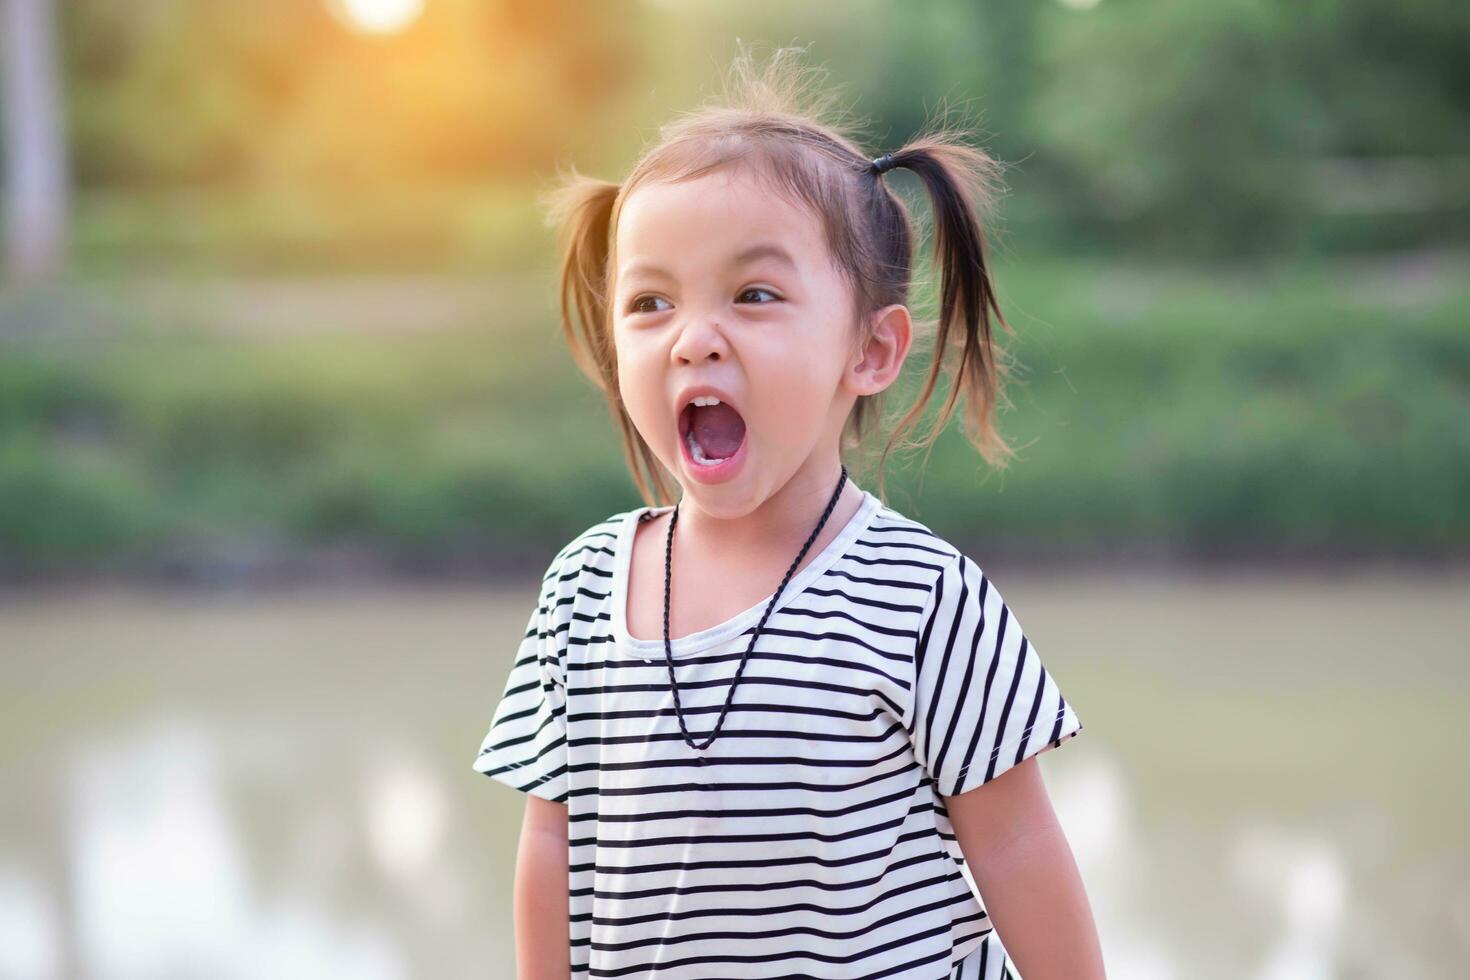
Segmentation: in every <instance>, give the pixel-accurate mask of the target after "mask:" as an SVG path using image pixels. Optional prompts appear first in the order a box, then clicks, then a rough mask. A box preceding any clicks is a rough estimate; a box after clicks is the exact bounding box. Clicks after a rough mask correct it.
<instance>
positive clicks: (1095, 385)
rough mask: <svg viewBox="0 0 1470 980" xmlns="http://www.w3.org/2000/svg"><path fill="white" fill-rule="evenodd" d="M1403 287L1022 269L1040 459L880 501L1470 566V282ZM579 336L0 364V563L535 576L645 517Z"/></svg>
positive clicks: (1085, 538) (1016, 416) (163, 350)
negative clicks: (613, 526)
mask: <svg viewBox="0 0 1470 980" xmlns="http://www.w3.org/2000/svg"><path fill="white" fill-rule="evenodd" d="M1385 274H1388V275H1391V274H1392V273H1391V272H1389V273H1384V272H1383V271H1381V270H1380V271H1379V272H1377V273H1374V272H1372V270H1367V271H1365V270H1364V269H1360V268H1356V267H1351V268H1350V267H1344V266H1342V265H1340V264H1338V263H1316V264H1312V265H1309V266H1292V267H1273V266H1251V267H1245V268H1234V269H1231V268H1228V267H1222V268H1221V269H1220V270H1218V272H1216V273H1213V274H1211V273H1202V272H1199V271H1197V270H1193V271H1192V270H1191V269H1188V268H1178V269H1174V270H1170V269H1164V268H1159V267H1157V266H1149V267H1143V266H1139V265H1136V264H1128V263H1114V264H1110V265H1099V264H1097V263H1095V262H1086V263H1077V262H1064V261H1047V260H1041V259H1034V260H1032V259H1028V260H1027V261H1026V262H1025V263H1022V264H1020V265H1017V266H1015V267H1003V268H1002V269H1001V270H1000V272H999V277H1000V282H1001V283H1003V284H1004V287H1003V288H1004V292H1003V294H1002V299H1003V303H1005V304H1006V306H1005V308H1006V309H1007V311H1008V312H1007V319H1008V320H1009V322H1010V323H1011V324H1012V326H1013V327H1014V328H1015V330H1016V333H1015V335H1014V336H1011V335H1005V337H1006V340H1005V342H1006V343H1007V344H1008V345H1009V346H1010V348H1011V349H1012V350H1013V351H1014V352H1015V353H1016V355H1017V357H1018V358H1019V362H1020V370H1019V373H1018V374H1016V375H1015V376H1014V377H1013V381H1012V384H1011V386H1010V388H1009V389H1008V391H1009V394H1010V407H1009V408H1007V409H1006V410H1005V411H1003V413H1002V415H1001V422H1000V424H1001V427H1002V431H1003V433H1004V434H1005V435H1006V436H1007V437H1008V438H1009V439H1010V440H1011V442H1012V443H1013V445H1015V446H1016V447H1017V448H1018V449H1019V450H1020V458H1019V459H1018V460H1016V461H1014V462H1013V464H1012V467H1011V468H1010V469H1009V470H1008V471H1004V472H1001V471H987V470H986V469H985V467H984V464H983V462H982V461H981V460H980V458H979V456H978V455H977V454H976V453H975V451H974V450H973V449H972V448H971V447H970V446H969V444H968V443H966V442H965V441H964V440H963V438H962V437H961V435H960V433H959V432H958V430H957V428H955V427H954V426H951V427H950V428H949V429H948V430H947V431H946V432H945V434H944V436H943V437H942V438H941V440H940V442H939V443H938V444H937V445H936V447H935V449H934V450H933V453H932V455H931V456H930V458H929V463H928V466H927V467H926V468H923V469H922V470H921V468H920V467H919V465H918V464H919V462H920V459H919V458H910V459H907V460H905V459H897V460H894V459H891V460H890V464H889V468H888V470H887V473H886V483H887V487H886V490H887V492H886V494H885V496H886V497H887V498H888V499H889V500H890V502H892V503H893V504H894V505H895V506H898V507H900V508H901V509H903V510H905V511H906V512H908V513H911V514H913V515H914V516H915V517H917V518H919V519H920V520H923V521H925V522H926V523H929V524H930V525H931V526H932V527H934V528H935V529H936V530H941V531H942V532H943V533H948V534H953V535H955V536H956V537H957V538H959V539H963V540H977V541H978V540H983V541H985V542H986V543H987V547H992V548H993V547H1001V546H1004V545H1006V544H1007V543H1008V542H1009V543H1016V542H1021V541H1024V542H1026V543H1027V547H1028V548H1032V549H1036V548H1040V549H1043V550H1057V549H1070V548H1095V547H1097V546H1099V545H1102V546H1118V547H1123V546H1130V543H1132V546H1138V547H1164V548H1167V549H1176V550H1180V551H1183V552H1185V553H1196V552H1209V551H1216V550H1229V549H1232V548H1244V549H1254V550H1256V551H1261V550H1264V551H1268V552H1271V551H1299V552H1300V551H1312V550H1322V551H1340V550H1349V551H1351V550H1355V549H1356V550H1367V551H1381V552H1391V551H1411V552H1424V551H1431V552H1432V551H1438V550H1444V549H1452V550H1462V549H1463V548H1464V547H1465V546H1466V545H1470V516H1467V513H1466V510H1465V506H1464V502H1465V500H1467V499H1470V397H1467V392H1470V332H1467V331H1466V330H1464V329H1463V324H1464V322H1465V316H1466V313H1467V311H1470V288H1467V287H1466V286H1465V285H1464V284H1463V283H1461V284H1459V286H1458V287H1457V288H1456V289H1453V290H1451V291H1448V292H1442V293H1440V294H1438V295H1434V296H1428V297H1421V298H1420V301H1419V302H1417V303H1416V304H1415V305H1413V306H1409V307H1405V306H1403V305H1402V304H1403V299H1404V295H1403V292H1402V291H1397V292H1396V291H1395V290H1393V289H1392V288H1387V287H1386V285H1385V284H1379V285H1378V286H1375V285H1374V283H1373V282H1372V276H1373V275H1385ZM560 344H561V339H560V333H559V331H558V329H557V328H556V326H555V325H554V323H552V322H551V321H550V320H549V319H546V318H544V317H541V318H537V317H529V318H526V319H523V320H513V319H507V320H506V321H503V322H497V323H494V324H487V325H475V324H466V325H465V326H464V328H463V329H459V330H447V331H438V332H433V333H425V334H415V333H403V334H398V335H364V334H359V333H337V332H333V333H316V334H305V335H290V336H283V337H277V338H275V339H263V338H250V339H241V338H236V339H229V338H227V337H225V336H224V335H221V334H218V333H212V332H207V331H185V332H183V333H179V332H176V331H174V330H157V329H151V328H149V327H148V326H147V325H146V324H144V326H143V327H141V328H139V329H136V330H120V331H117V332H115V333H113V334H111V335H100V336H95V337H90V338H87V339H76V340H72V341H70V342H67V343H53V344H48V345H45V346H43V347H39V346H32V345H27V346H25V347H23V348H17V349H11V350H10V351H9V352H8V354H7V356H6V357H5V358H3V359H0V458H3V460H4V463H3V465H0V553H3V555H4V556H5V559H4V560H5V563H6V565H7V566H8V567H11V568H15V567H29V568H37V567H53V568H54V567H62V566H66V565H68V564H72V563H75V562H79V561H93V562H103V561H110V560H114V559H116V560H121V561H129V560H156V559H157V558H158V556H160V555H175V554H181V553H193V554H205V555H207V554H210V553H214V552H218V551H223V550H227V549H228V548H230V547H231V546H232V545H233V544H235V543H238V542H241V541H253V542H256V543H257V544H258V543H260V542H265V543H266V544H267V546H271V545H281V546H285V545H288V544H292V543H304V544H308V545H316V544H325V543H342V542H350V543H355V544H360V545H362V546H363V547H365V548H369V549H372V550H373V551H375V552H380V553H386V554H390V555H396V556H399V557H401V558H404V559H407V560H416V559H421V558H427V557H430V556H433V557H436V558H438V559H443V558H446V557H450V556H453V555H456V554H468V553H471V552H473V551H475V550H476V549H479V550H482V551H483V550H486V549H489V550H492V551H499V552H502V553H504V554H523V555H530V554H537V553H540V552H541V551H544V549H545V547H546V546H548V545H550V544H553V543H555V542H560V541H565V540H566V539H568V538H569V537H570V536H571V535H572V534H574V533H576V532H578V531H580V530H582V529H583V528H585V527H586V526H588V525H590V524H591V523H593V522H595V521H598V520H601V519H602V518H603V517H605V516H607V515H608V514H609V513H611V512H612V510H613V509H615V508H617V509H621V508H623V507H629V506H635V505H636V504H637V503H638V502H639V501H638V500H637V497H636V494H635V492H634V490H633V487H632V483H631V480H630V479H629V477H628V475H627V474H626V472H625V471H624V469H623V463H622V459H621V456H620V454H619V452H618V450H617V446H616V443H615V440H614V437H613V429H612V425H611V423H610V421H609V420H608V417H607V414H606V411H605V407H604V403H603V402H602V400H601V396H600V395H598V394H597V393H596V391H595V390H594V389H593V388H592V386H591V385H590V384H589V383H588V382H587V381H586V380H585V379H584V378H582V376H581V375H580V374H578V373H577V372H576V370H575V368H574V367H573V366H572V365H571V362H570V359H569V358H568V357H567V355H566V353H565V352H564V350H563V349H562V348H561V346H560ZM923 367H924V365H923V363H922V360H921V359H918V358H916V359H914V360H912V361H911V362H910V369H909V371H908V372H907V373H906V375H905V378H904V379H903V380H902V381H901V383H900V385H899V387H898V388H897V389H895V390H896V392H897V394H896V396H895V399H896V400H895V401H893V402H892V403H891V405H890V408H889V410H890V411H891V412H895V413H896V412H897V411H898V410H900V409H903V408H906V407H907V405H908V399H909V398H910V397H912V393H913V391H914V386H915V384H916V382H917V380H918V379H917V375H918V373H919V372H920V371H921V370H922V369H923ZM547 447H555V451H554V452H548V451H547ZM854 475H855V478H857V479H860V480H861V481H862V482H863V483H864V485H866V486H868V487H869V488H870V489H874V490H876V489H877V484H876V480H875V479H869V478H868V477H869V476H871V475H872V474H870V473H869V474H863V475H861V476H860V475H859V474H858V473H857V472H855V474H854ZM508 515H511V516H509V517H508Z"/></svg>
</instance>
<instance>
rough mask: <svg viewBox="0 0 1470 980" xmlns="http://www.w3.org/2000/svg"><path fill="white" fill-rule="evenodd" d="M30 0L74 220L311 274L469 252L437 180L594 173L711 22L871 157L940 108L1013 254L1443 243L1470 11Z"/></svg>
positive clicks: (678, 90) (688, 98)
mask: <svg viewBox="0 0 1470 980" xmlns="http://www.w3.org/2000/svg"><path fill="white" fill-rule="evenodd" d="M1079 8H1085V9H1079ZM59 9H60V14H61V20H62V23H61V28H62V37H63V47H64V52H63V53H64V58H63V61H64V64H65V66H66V73H67V79H66V86H67V111H68V118H69V130H70V142H71V146H72V157H73V161H72V170H73V174H74V183H75V184H76V186H77V188H78V189H79V191H80V192H81V204H80V206H79V209H78V223H79V228H78V235H79V238H80V239H81V242H82V244H83V248H84V249H94V248H96V247H97V246H98V245H99V244H100V243H101V242H107V243H109V244H110V245H111V247H112V251H111V253H110V254H112V255H114V256H117V257H121V258H124V259H126V257H127V255H128V254H129V251H130V249H128V248H125V247H124V245H125V243H132V244H134V245H137V246H138V247H139V248H141V249H142V250H143V251H144V252H153V253H156V254H157V255H158V256H159V257H161V258H164V259H167V260H170V261H184V262H189V261H194V260H195V259H194V253H195V252H196V250H198V249H201V248H203V249H211V248H220V249H222V250H223V252H224V254H225V255H227V256H229V255H234V254H236V253H238V252H239V251H241V250H249V249H251V248H252V247H253V248H254V256H255V260H256V262H257V264H259V263H261V262H264V261H266V260H267V258H268V257H269V256H270V255H272V254H273V255H274V256H275V258H274V261H275V263H276V267H278V268H282V269H293V268H295V267H296V265H295V263H297V262H298V261H301V260H302V254H301V253H302V249H301V248H299V247H293V246H299V245H300V244H301V243H302V242H310V243H311V248H312V255H311V257H310V259H309V261H310V263H311V264H312V265H314V266H315V265H320V264H322V263H323V262H325V261H327V259H328V258H330V259H332V260H334V261H336V262H338V263H339V264H344V265H349V266H356V265H359V264H361V263H366V264H367V265H369V266H372V267H379V266H382V265H384V264H386V263H387V261H388V258H387V257H388V256H389V255H391V256H392V258H393V259H394V260H396V261H398V262H400V263H401V262H405V261H406V262H417V263H420V264H421V265H427V264H432V263H439V262H443V261H446V260H451V261H452V260H454V259H455V258H456V257H457V256H462V255H464V254H465V249H466V248H468V250H469V252H470V254H471V255H475V254H476V243H477V242H479V241H481V239H477V238H474V237H473V235H474V234H475V233H476V232H477V231H484V230H485V229H483V228H481V227H480V226H478V225H472V226H471V227H470V228H469V229H466V228H464V227H463V225H462V224H461V222H460V214H461V198H463V200H464V201H466V202H470V204H469V206H470V207H472V208H475V202H478V201H482V200H483V199H484V195H483V192H482V191H481V190H480V189H479V188H480V186H481V185H485V184H490V185H494V186H499V187H515V188H517V189H519V187H520V186H522V185H524V183H525V182H526V180H527V179H528V178H529V179H531V180H541V179H543V178H546V179H549V178H550V177H551V176H552V175H553V174H554V172H555V170H556V169H557V168H558V167H565V166H567V165H570V164H575V165H577V166H579V167H580V168H581V169H583V170H584V171H587V172H593V173H599V174H600V175H603V176H607V177H609V178H611V179H615V178H616V177H617V176H618V175H619V174H620V173H621V172H622V171H623V170H624V169H625V168H626V166H627V163H628V161H629V160H630V158H632V157H633V156H634V155H635V154H636V153H637V151H638V150H639V149H640V148H641V147H642V146H643V145H644V144H645V143H646V142H647V141H648V140H651V139H652V138H654V136H655V135H656V128H657V126H658V125H659V124H660V123H662V122H663V121H664V120H665V119H667V118H668V116H669V115H670V114H671V113H673V112H676V111H678V110H679V109H681V108H684V107H687V106H688V105H689V104H691V103H692V102H693V101H695V100H696V99H697V98H698V97H699V96H700V95H701V94H703V93H706V92H709V91H711V90H713V89H714V88H715V86H716V84H717V80H718V75H719V72H720V70H721V69H722V68H723V66H724V65H725V63H726V62H727V61H728V59H729V58H730V57H731V56H732V55H733V53H734V50H735V39H736V38H737V37H739V38H744V39H746V40H747V41H749V40H752V39H756V38H761V39H769V40H768V41H765V42H763V43H767V44H771V45H774V44H778V43H799V44H805V45H809V48H808V51H809V54H808V58H809V61H810V62H811V63H812V64H813V65H814V66H820V67H821V68H824V69H828V70H830V81H831V82H832V83H833V84H836V85H839V86H841V87H842V89H843V91H844V95H845V102H846V104H848V105H850V106H851V107H853V108H854V109H855V110H856V111H857V112H858V113H859V115H860V116H865V117H867V118H868V120H869V121H870V123H871V126H870V127H869V131H870V133H871V139H872V141H873V144H874V145H873V147H872V149H874V150H875V151H876V150H880V149H888V148H892V147H893V146H895V145H897V144H898V143H899V142H900V141H901V140H902V139H904V138H905V137H906V136H907V135H908V134H910V133H912V132H913V131H915V130H916V129H918V128H919V127H920V126H921V125H922V124H923V123H924V122H925V120H926V119H927V118H929V117H931V116H932V115H933V114H935V113H936V112H938V111H940V110H942V109H945V108H950V109H957V110H959V112H960V117H961V118H960V119H959V121H961V122H964V123H968V124H974V125H978V126H979V127H980V129H981V131H982V138H983V140H984V142H985V144H986V145H987V146H988V147H989V148H990V149H991V150H992V152H994V153H995V154H996V155H997V156H999V157H1000V158H1001V159H1002V160H1004V161H1006V162H1008V163H1009V164H1011V165H1012V167H1011V169H1010V171H1009V173H1008V183H1009V185H1010V187H1011V190H1012V191H1013V193H1014V199H1013V200H1010V201H1008V202H1007V207H1006V209H1005V211H1006V215H1007V226H1008V228H1009V229H1011V231H1012V232H1013V233H1015V234H1018V235H1022V236H1026V237H1027V240H1028V241H1030V242H1032V243H1033V244H1035V245H1037V246H1038V247H1041V246H1042V245H1043V244H1044V245H1045V247H1049V248H1065V249H1068V250H1079V249H1092V250H1100V251H1105V252H1106V253H1108V254H1116V253H1117V252H1118V251H1119V250H1120V249H1121V250H1125V251H1129V252H1140V251H1146V252H1149V253H1153V254H1165V255H1171V256H1177V255H1180V254H1184V253H1188V254H1194V255H1198V256H1202V257H1205V256H1221V255H1243V254H1252V253H1255V252H1259V251H1263V250H1279V251H1287V252H1300V251H1313V250H1341V249H1364V248H1384V247H1399V246H1403V245H1409V244H1420V245H1422V244H1424V243H1425V242H1426V241H1433V242H1436V243H1441V244H1443V243H1448V242H1464V241H1466V240H1467V238H1470V234H1467V232H1470V67H1467V66H1470V61H1467V59H1465V58H1464V57H1463V51H1462V48H1463V39H1464V38H1465V37H1467V36H1470V7H1467V6H1466V5H1465V4H1462V3H1456V2H1453V0H1423V2H1419V3H1415V4H1400V3H1393V2H1391V0H1353V2H1348V0H1313V2H1308V3H1298V4H1290V5H1282V4H1277V3H1271V2H1268V0H1220V2H1215V3H1208V4H1177V3H1169V2H1167V0H1103V2H1100V3H1097V4H1096V5H1095V6H1091V7H1087V6H1086V5H1085V4H1081V3H1075V2H1074V3H1063V2H1058V0H1045V2H1041V0H1037V2H1026V3H1015V2H1011V0H979V2H970V0H965V2H960V0H944V2H931V3H925V4H884V3H878V2H876V0H850V2H845V3H842V4H814V5H807V6H795V7H793V6H792V5H790V4H776V3H769V2H748V0H747V2H742V3H738V4H737V3H734V2H729V0H716V2H708V3H701V4H690V5H681V4H670V3H653V2H633V0H610V2H607V3H597V4H585V3H580V2H572V0H502V2H497V3H482V2H480V0H427V3H426V6H425V10H424V13H423V16H422V17H421V18H420V19H419V20H418V21H417V22H415V23H414V24H413V25H412V26H410V27H409V28H408V29H407V30H406V31H404V32H403V33H401V34H396V35H392V36H388V37H382V36H370V35H365V34H360V33H356V32H354V31H352V30H350V29H348V28H347V27H345V26H344V25H343V24H342V23H341V22H340V21H339V20H338V18H336V17H334V16H333V15H332V14H331V12H330V11H329V9H328V4H327V3H326V2H325V0H311V2H300V0H261V2H257V3H251V4H239V3H232V2H229V0H187V2H185V0H164V2H152V3H148V4H130V3H118V2H115V0H74V2H68V3H66V4H60V5H59ZM150 188H151V189H152V191H153V192H151V193H147V192H146V191H147V190H148V189H150ZM424 188H436V189H437V190H435V191H426V190H424ZM451 189H458V190H457V191H453V192H451ZM159 190H166V191H168V192H169V193H170V194H179V193H181V192H183V193H184V196H182V197H180V198H178V200H179V201H181V202H186V206H187V207H188V208H190V209H191V211H197V212H198V214H199V215H200V218H201V220H202V221H203V222H204V224H205V225H206V226H207V227H209V228H211V229H213V232H214V233H213V234H211V235H210V236H209V237H208V238H207V239H205V240H199V239H198V238H195V237H192V236H191V235H189V234H187V233H181V232H180V231H179V228H180V227H183V226H190V225H192V224H193V220H192V218H190V217H188V216H180V215H178V214H177V205H170V204H169V203H168V199H167V195H162V194H159V193H157V192H158V191H159ZM119 196H125V197H126V198H127V199H128V200H129V201H130V202H132V203H131V204H129V205H119V204H117V203H116V198H117V197H119ZM395 200H397V201H402V202H404V204H405V207H403V208H400V209H398V211H396V212H395V211H394V209H393V207H392V205H391V203H390V202H392V201H395ZM241 202H244V203H243V205H242V204H241ZM410 204H411V207H410V206H409V205H410ZM232 209H234V210H237V211H239V212H240V213H239V214H238V215H233V216H232V215H231V210H232ZM409 213H415V214H417V215H418V216H419V217H420V219H421V222H422V225H423V226H424V227H413V226H412V223H411V222H407V221H406V220H405V218H404V215H406V214H409ZM476 213H477V214H483V211H481V210H479V209H476ZM511 213H512V214H513V215H514V217H515V220H516V221H517V222H519V225H518V227H519V228H520V230H521V232H522V234H523V235H524V234H536V233H537V231H536V229H535V227H534V225H533V224H532V223H531V221H532V220H533V218H534V216H532V215H529V214H528V213H527V211H526V209H524V208H522V209H512V212H511ZM394 214H397V217H396V218H394V217H392V215H394ZM123 218H129V219H131V221H130V223H126V224H119V221H120V219H123ZM214 218H226V219H228V220H223V221H214V220H212V219H214ZM426 228H438V229H442V230H441V231H438V232H434V231H430V230H426ZM456 231H458V232H459V233H460V234H456ZM465 234H469V235H470V236H471V237H470V239H469V241H468V242H466V239H465V237H464V235H465ZM394 243H397V244H399V245H400V246H402V247H399V248H397V249H396V250H395V249H392V248H391V247H390V246H392V245H393V244H394ZM262 244H264V245H269V246H279V248H275V249H273V250H272V251H264V250H262V249H261V248H260V246H261V245H262ZM374 244H375V245H376V248H374V247H373V245H374ZM479 254H480V255H482V256H483V251H482V252H480V253H479Z"/></svg>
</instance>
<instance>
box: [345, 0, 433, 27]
mask: <svg viewBox="0 0 1470 980" xmlns="http://www.w3.org/2000/svg"><path fill="white" fill-rule="evenodd" d="M331 5H332V9H333V11H334V12H335V13H336V14H337V16H338V17H340V18H341V19H342V20H344V21H346V22H347V24H348V25H350V26H351V27H353V28H356V29H357V30H359V31H362V32H363V33H365V34H394V33H397V32H398V31H401V30H403V29H404V28H406V27H408V25H410V24H412V23H413V22H414V21H415V20H417V19H418V17H419V14H421V13H423V12H424V0H331Z"/></svg>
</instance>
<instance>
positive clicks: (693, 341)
mask: <svg viewBox="0 0 1470 980" xmlns="http://www.w3.org/2000/svg"><path fill="white" fill-rule="evenodd" d="M727 351H728V347H727V345H726V343H725V335H724V333H723V332H722V331H721V330H720V327H719V325H718V324H717V323H715V322H714V321H713V320H710V319H705V318H702V317H701V318H696V319H694V320H691V321H690V322H689V323H688V324H687V325H685V326H684V327H683V329H681V330H680V331H679V335H678V337H677V338H675V340H674V347H673V351H672V354H673V357H674V359H675V360H678V361H684V362H698V361H703V360H705V359H706V358H708V357H710V356H711V355H713V356H715V357H716V358H719V357H724V356H725V354H726V353H727Z"/></svg>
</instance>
